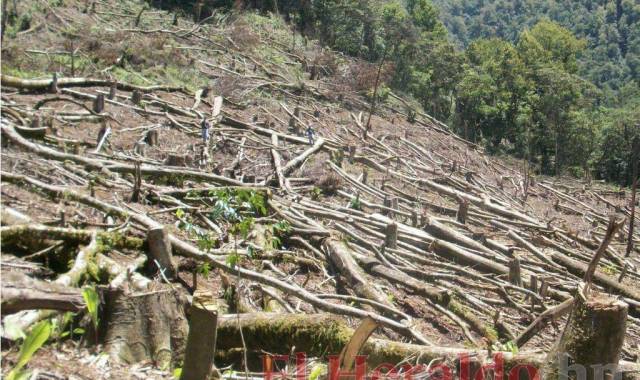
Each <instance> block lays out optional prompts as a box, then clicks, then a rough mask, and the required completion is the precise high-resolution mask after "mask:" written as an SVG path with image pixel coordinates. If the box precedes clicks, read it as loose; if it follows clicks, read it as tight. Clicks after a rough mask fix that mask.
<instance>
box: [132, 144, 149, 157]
mask: <svg viewBox="0 0 640 380" xmlns="http://www.w3.org/2000/svg"><path fill="white" fill-rule="evenodd" d="M146 147H147V143H146V142H144V141H138V142H137V143H136V145H135V147H134V148H133V150H134V152H136V153H137V154H139V155H141V156H142V157H144V156H145V154H146V153H145V148H146Z"/></svg>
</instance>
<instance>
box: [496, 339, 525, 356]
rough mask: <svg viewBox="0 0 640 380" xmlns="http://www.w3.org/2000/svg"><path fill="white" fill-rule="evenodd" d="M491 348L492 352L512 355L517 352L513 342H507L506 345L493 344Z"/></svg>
mask: <svg viewBox="0 0 640 380" xmlns="http://www.w3.org/2000/svg"><path fill="white" fill-rule="evenodd" d="M491 348H492V349H493V350H494V351H506V352H511V353H512V354H514V355H515V354H517V353H518V351H519V349H518V346H517V345H516V344H515V342H513V341H508V342H506V343H494V344H493V346H491Z"/></svg>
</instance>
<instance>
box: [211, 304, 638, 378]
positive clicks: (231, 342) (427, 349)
mask: <svg viewBox="0 0 640 380" xmlns="http://www.w3.org/2000/svg"><path fill="white" fill-rule="evenodd" d="M240 328H241V329H242V332H243V335H244V341H245V344H246V346H247V347H248V348H250V352H249V353H248V354H249V363H248V364H249V366H250V368H253V369H256V370H259V369H260V364H261V363H262V362H261V358H262V355H263V353H264V352H269V353H272V354H286V355H291V353H292V352H293V350H295V352H305V353H306V354H307V357H314V356H315V357H326V355H331V354H335V355H337V354H339V353H340V352H341V350H342V349H343V347H345V345H347V344H348V343H349V341H350V339H351V337H352V335H353V333H354V331H353V330H352V329H351V328H349V327H348V326H347V325H346V323H345V322H344V320H343V319H342V318H339V317H335V316H331V315H327V314H273V313H255V314H241V315H239V316H238V315H224V316H221V317H219V318H218V326H217V329H218V339H217V347H218V352H217V357H216V362H217V363H218V364H219V365H231V364H234V363H235V362H236V360H241V358H240V356H241V355H242V353H241V351H242V349H241V348H242V347H243V344H242V339H241V337H240V331H239V329H240ZM500 354H501V355H502V358H503V359H504V380H507V379H512V380H513V379H518V380H530V378H529V375H528V373H527V371H518V374H515V373H514V377H510V376H509V373H510V371H511V370H512V369H513V368H514V367H516V366H527V365H529V366H533V367H534V368H541V366H542V364H543V362H544V359H545V356H544V355H540V354H536V353H526V352H521V353H519V354H515V355H514V354H512V353H510V352H500ZM360 355H366V356H367V358H366V364H367V366H368V368H373V367H374V366H377V365H379V364H382V363H389V364H391V365H395V364H398V363H409V364H414V363H413V362H412V360H411V359H409V361H407V360H408V358H419V360H420V363H429V362H431V361H434V360H435V361H438V362H441V363H443V364H445V365H449V366H450V367H449V368H450V369H451V370H452V373H454V372H455V373H458V374H459V373H460V371H459V369H460V367H459V363H460V359H461V358H462V357H466V358H467V359H468V360H469V362H470V365H469V367H470V368H471V369H474V370H475V369H478V368H480V366H481V365H484V364H487V363H490V362H491V360H490V359H491V358H490V353H488V352H487V351H485V350H469V349H463V348H450V347H432V346H420V345H415V344H409V343H401V342H394V341H389V340H385V339H378V338H369V339H368V340H367V341H366V343H364V345H363V346H362V349H361V350H360ZM618 371H619V373H620V374H621V375H622V379H623V380H637V379H638V378H639V376H638V375H637V373H634V372H633V371H640V365H638V364H634V363H628V362H624V363H621V365H620V366H619V368H618ZM470 375H471V376H468V377H467V378H473V379H474V378H476V377H475V376H474V373H471V374H470ZM456 378H457V377H456Z"/></svg>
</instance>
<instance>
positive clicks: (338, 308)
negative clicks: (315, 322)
mask: <svg viewBox="0 0 640 380" xmlns="http://www.w3.org/2000/svg"><path fill="white" fill-rule="evenodd" d="M0 175H1V176H2V178H3V179H4V180H7V181H11V182H12V183H23V184H29V185H31V186H35V187H36V188H38V189H41V190H43V191H44V192H46V193H48V194H50V195H53V196H55V197H59V196H62V195H64V196H65V197H66V198H67V199H71V200H75V201H77V202H80V203H83V204H85V205H88V206H90V207H94V208H96V209H98V210H101V211H104V212H109V213H111V214H113V215H115V216H119V217H122V218H131V219H133V220H135V221H136V222H138V223H140V224H142V225H144V226H145V227H147V228H153V227H158V226H160V224H159V223H158V222H157V221H155V220H154V219H152V218H150V217H149V216H147V215H143V214H140V213H132V212H129V211H126V210H124V209H123V208H121V207H117V206H114V205H111V204H109V203H107V202H103V201H101V200H99V199H96V198H95V197H92V196H89V195H84V194H80V193H78V192H76V191H73V190H71V189H69V188H66V187H62V186H55V185H49V184H46V183H44V182H41V181H38V180H37V179H34V178H30V177H28V176H23V175H17V174H12V173H8V172H4V171H2V172H0ZM169 238H170V239H171V245H172V247H173V249H174V251H175V252H176V253H180V254H182V255H184V256H186V257H190V258H192V259H195V260H199V261H204V262H207V263H209V264H211V267H212V268H214V269H220V270H222V271H223V272H226V273H230V274H233V275H238V274H240V275H241V276H242V278H245V279H249V280H252V281H256V282H259V283H261V284H263V285H268V286H272V287H274V288H276V289H278V290H280V291H282V292H285V293H287V294H290V295H293V296H295V297H297V298H299V299H301V300H303V301H306V302H308V303H310V304H311V305H313V306H315V307H317V308H319V309H322V310H325V311H327V312H330V313H336V314H343V315H349V316H352V317H357V318H365V317H371V318H373V319H374V320H375V321H376V322H377V323H379V324H380V325H382V326H384V327H387V328H389V329H391V330H393V331H396V332H398V333H400V334H402V335H404V336H407V337H411V338H413V339H415V340H417V341H418V342H421V343H425V344H426V343H428V341H426V340H425V339H424V338H423V337H422V336H420V335H419V334H416V333H415V332H414V331H413V330H412V329H411V328H410V327H409V326H407V325H405V324H403V323H400V322H397V321H395V320H392V319H389V318H386V317H382V316H380V315H378V314H374V313H371V312H366V311H364V310H360V309H358V308H355V307H351V306H345V305H339V304H334V303H331V302H327V301H325V300H323V299H321V298H319V297H317V296H316V295H314V294H313V293H311V292H309V291H307V290H305V289H304V288H301V287H299V286H297V285H295V284H291V283H289V282H285V281H281V280H277V279H275V278H273V277H269V276H265V275H262V274H260V273H257V272H255V271H252V270H249V269H244V268H242V267H238V266H236V267H233V268H232V267H229V266H228V265H227V264H226V263H224V262H221V261H219V260H218V259H217V258H216V257H215V256H214V255H211V254H208V253H205V252H202V251H201V250H199V249H198V248H196V247H194V246H193V245H191V244H189V243H187V242H184V241H182V240H181V239H179V238H177V237H176V236H174V235H169Z"/></svg>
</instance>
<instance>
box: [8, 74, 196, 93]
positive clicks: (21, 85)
mask: <svg viewBox="0 0 640 380" xmlns="http://www.w3.org/2000/svg"><path fill="white" fill-rule="evenodd" d="M0 79H1V82H2V86H6V87H13V88H18V89H21V90H31V91H37V90H48V89H49V88H50V87H51V83H52V82H53V79H22V78H18V77H12V76H10V75H6V74H1V75H0ZM114 83H115V86H116V87H117V88H118V89H119V90H124V91H133V90H138V91H142V92H152V91H167V92H172V91H180V92H183V93H185V94H187V95H189V93H188V91H187V90H185V89H184V88H182V87H175V86H148V87H143V86H136V85H133V84H128V83H121V82H113V81H111V80H104V79H95V78H56V84H57V87H92V86H101V87H110V86H112V85H113V84H114Z"/></svg>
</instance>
